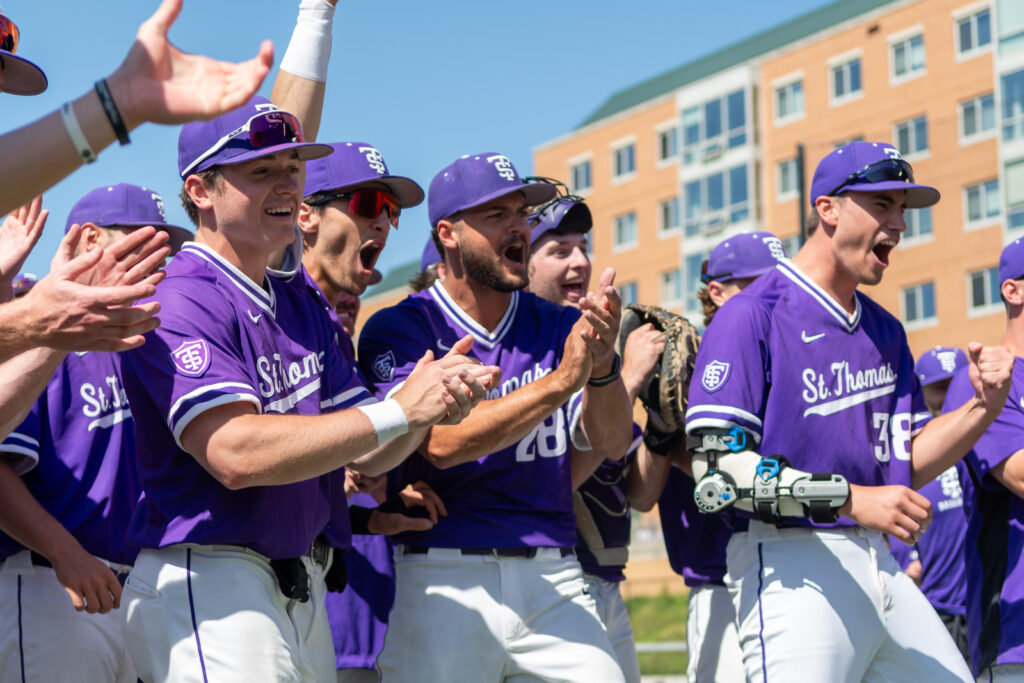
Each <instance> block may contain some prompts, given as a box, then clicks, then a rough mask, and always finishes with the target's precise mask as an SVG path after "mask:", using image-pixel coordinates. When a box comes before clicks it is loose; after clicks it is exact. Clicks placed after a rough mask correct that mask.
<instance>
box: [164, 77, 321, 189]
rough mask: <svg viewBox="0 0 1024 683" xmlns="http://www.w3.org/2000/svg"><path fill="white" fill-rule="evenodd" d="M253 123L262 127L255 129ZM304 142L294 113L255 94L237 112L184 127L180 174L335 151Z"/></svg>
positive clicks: (303, 157)
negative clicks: (291, 152) (269, 157)
mask: <svg viewBox="0 0 1024 683" xmlns="http://www.w3.org/2000/svg"><path fill="white" fill-rule="evenodd" d="M257 117H260V118H257ZM254 120H255V121H257V122H262V123H263V125H262V126H261V127H260V128H259V129H256V128H253V127H252V123H253V121H254ZM247 132H248V135H246V134H245V133H247ZM303 139H304V138H303V137H302V126H301V125H300V124H299V120H298V119H297V118H296V117H295V115H294V114H292V113H291V112H286V111H282V110H281V109H278V108H277V105H276V104H273V103H272V102H271V101H270V100H268V99H267V98H265V97H260V96H259V95H255V96H253V97H252V98H251V99H250V100H249V101H248V102H246V103H245V104H244V105H242V106H241V107H239V108H238V109H233V110H231V111H229V112H228V113H226V114H222V115H221V116H218V117H217V118H215V119H212V120H210V121H193V122H191V123H186V124H185V125H184V126H182V127H181V133H180V134H179V135H178V174H179V175H180V176H181V178H182V180H184V179H185V178H187V177H188V176H189V175H191V174H193V173H199V172H200V171H205V170H206V169H208V168H210V167H211V166H219V165H222V164H240V163H242V162H244V161H250V160H252V159H258V158H260V157H265V156H267V155H269V154H276V153H277V152H284V151H287V150H292V149H294V150H296V151H297V152H298V153H299V159H300V160H302V161H309V160H310V159H319V158H320V157H325V156H327V155H328V154H330V153H331V152H332V151H333V150H332V149H331V147H330V145H324V144H319V143H316V142H303Z"/></svg>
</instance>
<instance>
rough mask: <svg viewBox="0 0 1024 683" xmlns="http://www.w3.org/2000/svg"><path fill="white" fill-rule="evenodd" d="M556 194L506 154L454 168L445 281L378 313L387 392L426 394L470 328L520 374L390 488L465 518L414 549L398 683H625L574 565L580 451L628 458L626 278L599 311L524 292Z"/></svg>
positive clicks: (414, 541)
mask: <svg viewBox="0 0 1024 683" xmlns="http://www.w3.org/2000/svg"><path fill="white" fill-rule="evenodd" d="M554 194H555V191H554V189H553V188H552V187H551V186H550V185H547V184H545V183H535V184H531V183H524V182H523V181H522V180H521V179H520V177H519V174H518V173H517V172H516V170H515V167H514V166H513V165H512V162H511V161H510V160H509V159H508V157H506V156H504V155H501V154H495V153H484V154H475V155H469V156H464V157H462V158H460V159H458V160H456V161H454V162H453V163H452V164H450V165H449V166H447V167H446V168H445V169H443V170H442V171H441V172H440V173H438V174H437V175H436V176H435V177H434V179H433V181H432V182H431V185H430V190H429V193H428V205H429V216H430V222H431V225H432V227H433V231H434V232H433V235H434V240H435V242H436V243H437V245H438V246H439V252H440V253H441V254H442V255H443V257H444V262H445V266H446V269H447V275H446V277H445V279H444V280H443V281H438V282H435V283H434V284H433V285H432V286H431V287H430V288H429V289H427V290H425V291H423V292H420V293H418V294H413V295H410V296H409V297H407V298H406V299H405V300H404V301H402V302H401V303H399V304H398V305H397V306H394V307H392V308H387V309H384V310H382V311H378V312H377V313H376V314H375V315H374V316H373V317H371V318H370V320H369V321H367V323H366V325H365V326H364V328H363V331H362V333H361V334H360V337H359V362H360V365H361V366H362V368H363V372H364V374H365V375H366V377H367V379H368V380H369V381H370V383H371V384H372V385H373V386H374V389H375V391H376V393H377V394H378V395H379V396H387V395H389V394H391V393H392V392H394V391H396V390H398V389H399V388H400V387H401V386H403V382H407V381H408V378H409V377H410V375H409V370H410V369H411V368H412V367H413V365H414V363H415V362H416V358H417V357H419V356H420V355H421V354H422V353H423V350H424V349H437V350H438V351H441V350H443V349H446V348H448V347H450V346H451V345H452V344H453V343H455V341H456V340H457V339H459V338H460V337H462V336H463V335H464V334H467V333H468V334H471V335H472V336H473V338H474V339H475V340H476V345H475V346H474V349H473V353H474V355H475V356H476V357H478V358H479V359H480V360H482V361H484V362H486V363H492V364H494V365H497V366H498V367H500V368H501V371H502V376H503V381H502V383H501V386H500V387H496V388H495V389H493V390H491V391H490V392H489V394H488V399H487V400H485V401H484V402H483V403H481V404H480V406H479V407H478V408H476V409H475V410H474V413H473V415H472V416H471V417H470V418H469V419H467V420H466V421H464V423H463V424H461V425H459V426H458V427H457V428H453V429H447V428H443V427H435V428H433V429H431V430H430V431H429V433H428V435H427V438H426V439H425V440H424V441H423V442H422V443H421V444H420V445H419V448H418V449H417V453H416V454H415V455H414V456H412V459H410V460H409V462H407V463H406V464H404V465H403V466H402V467H401V468H399V470H397V471H396V472H395V473H394V475H393V480H392V481H391V482H390V483H391V484H392V485H393V486H402V485H404V484H405V483H408V482H411V481H416V480H417V479H423V480H425V481H426V482H428V483H429V484H430V485H431V486H432V487H433V488H434V490H435V491H436V492H437V493H438V495H439V496H440V497H441V499H442V500H444V504H445V507H446V508H447V511H448V516H447V517H444V518H443V519H440V520H439V521H438V524H437V526H436V527H434V528H433V529H431V530H430V531H427V532H424V533H420V534H405V535H402V536H400V537H399V541H400V543H401V545H400V546H399V548H398V549H397V551H396V568H395V573H396V584H397V585H396V594H395V606H394V608H393V609H392V611H391V616H390V623H389V626H388V633H387V635H386V637H385V640H384V649H383V651H382V652H381V654H380V657H379V658H378V660H377V662H378V667H379V669H380V671H381V673H382V676H383V680H386V681H395V682H397V681H421V680H432V681H433V680H437V681H442V680H444V681H464V680H474V681H501V680H505V679H509V680H515V679H519V678H541V679H548V680H551V679H557V680H565V681H570V680H571V681H594V680H601V681H622V680H623V679H622V673H621V671H620V669H619V666H618V664H617V662H616V660H615V655H614V653H613V651H612V648H611V646H610V645H609V643H608V638H607V636H606V635H605V631H604V628H603V626H602V625H601V622H600V620H599V619H598V617H597V614H596V611H595V606H594V600H593V598H592V597H591V596H590V595H589V594H588V593H587V589H586V588H585V583H584V580H583V576H582V572H581V570H580V566H579V563H578V562H577V561H576V559H575V557H574V556H573V555H574V553H573V547H574V546H575V545H576V533H575V526H576V524H575V518H574V516H573V511H572V485H571V473H570V462H569V458H568V457H567V456H568V452H569V443H570V442H573V443H575V444H576V445H577V447H581V448H589V444H590V443H601V444H605V445H606V446H607V448H608V451H609V452H617V453H619V454H623V453H625V452H626V448H627V446H628V443H629V440H630V433H631V432H630V428H629V424H630V417H629V405H628V401H627V398H626V394H625V389H624V387H623V385H622V382H621V378H620V376H619V362H618V360H617V358H618V357H617V356H616V355H615V353H614V346H613V345H614V338H615V335H616V333H617V329H618V316H619V310H618V309H619V301H618V297H617V294H616V293H615V290H614V287H612V286H611V285H612V280H613V277H614V272H613V271H608V272H606V273H605V275H604V276H603V277H602V278H601V282H600V286H599V290H598V292H597V294H596V295H594V294H588V295H587V296H586V297H585V298H583V299H581V301H580V306H581V309H582V310H583V313H582V315H581V314H580V313H579V312H578V311H576V310H575V309H571V308H562V307H559V306H555V305H554V304H550V303H548V302H546V301H543V300H541V299H539V298H538V297H536V296H535V295H533V294H529V293H524V292H522V291H520V290H522V289H523V287H525V285H526V284H527V259H528V257H529V239H530V230H529V226H528V224H527V221H526V218H527V207H529V206H534V205H537V204H541V203H543V202H546V201H548V200H550V199H552V198H553V196H554ZM588 382H589V383H588ZM452 643H456V644H457V647H458V656H453V650H452Z"/></svg>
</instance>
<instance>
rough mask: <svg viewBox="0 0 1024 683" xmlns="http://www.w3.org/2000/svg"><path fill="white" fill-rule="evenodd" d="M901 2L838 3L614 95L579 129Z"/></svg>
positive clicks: (859, 0) (855, 0)
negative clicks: (867, 13) (866, 13)
mask: <svg viewBox="0 0 1024 683" xmlns="http://www.w3.org/2000/svg"><path fill="white" fill-rule="evenodd" d="M896 1H897V0H838V2H833V3H830V4H828V5H825V6H824V7H820V8H818V9H816V10H814V11H812V12H808V13H807V14H803V15H801V16H799V17H796V18H795V19H791V20H790V21H787V22H785V23H783V24H779V25H778V26H774V27H772V28H769V29H767V30H765V31H762V32H760V33H757V34H755V35H753V36H750V37H749V38H746V39H744V40H741V41H739V42H737V43H733V44H732V45H728V46H726V47H723V48H722V49H720V50H716V51H715V52H712V53H711V54H709V55H705V56H704V57H700V58H699V59H695V60H694V61H692V62H688V63H686V64H683V65H682V66H679V67H676V68H675V69H672V70H671V71H666V72H665V73H662V74H660V75H658V76H655V77H653V78H650V79H648V80H646V81H641V82H640V83H637V84H636V85H632V86H630V87H628V88H624V89H622V90H619V91H618V92H616V93H613V94H612V95H611V96H610V97H609V98H608V99H607V100H605V102H604V104H602V105H601V106H600V107H598V108H597V110H596V111H595V112H593V113H592V114H591V115H590V116H588V117H587V118H586V119H585V120H584V121H583V122H582V123H580V124H579V125H578V126H576V128H577V129H580V128H583V127H584V126H587V125H590V124H591V123H594V122H596V121H600V120H601V119H606V118H608V117H609V116H613V115H615V114H618V113H619V112H621V111H625V110H626V109H629V108H631V107H635V106H637V105H638V104H642V103H644V102H646V101H648V100H653V99H654V98H656V97H660V96H661V95H665V94H667V93H670V92H672V91H673V90H678V89H679V88H681V87H683V86H684V85H687V84H689V83H693V82H695V81H698V80H700V79H702V78H705V77H707V76H710V75H712V74H714V73H718V72H719V71H724V70H726V69H729V68H731V67H734V66H737V65H739V64H742V63H743V62H746V61H749V60H751V59H754V58H755V57H759V56H761V55H763V54H766V53H768V52H771V51H772V50H776V49H778V48H780V47H783V46H785V45H787V44H789V43H792V42H795V41H797V40H800V39H801V38H806V37H807V36H810V35H813V34H815V33H817V32H818V31H822V30H824V29H827V28H830V27H832V26H835V25H836V24H840V23H842V22H844V21H847V20H849V19H852V18H854V17H856V16H857V15H859V14H864V13H865V12H870V11H871V10H874V9H877V8H879V7H882V6H884V5H888V4H892V3H893V2H896Z"/></svg>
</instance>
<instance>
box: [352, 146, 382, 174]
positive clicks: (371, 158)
mask: <svg viewBox="0 0 1024 683" xmlns="http://www.w3.org/2000/svg"><path fill="white" fill-rule="evenodd" d="M359 153H360V154H362V155H363V156H365V157H366V163H367V164H369V165H370V168H372V169H373V170H374V171H376V172H377V173H379V174H381V175H384V174H385V173H387V172H388V167H387V165H386V164H385V163H384V155H383V154H381V153H380V150H378V149H377V148H376V147H369V146H367V147H360V148H359Z"/></svg>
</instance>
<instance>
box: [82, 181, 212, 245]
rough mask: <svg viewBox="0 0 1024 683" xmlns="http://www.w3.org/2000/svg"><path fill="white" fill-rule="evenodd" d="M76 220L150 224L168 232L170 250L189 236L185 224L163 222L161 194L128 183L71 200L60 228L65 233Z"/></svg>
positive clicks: (119, 224)
mask: <svg viewBox="0 0 1024 683" xmlns="http://www.w3.org/2000/svg"><path fill="white" fill-rule="evenodd" d="M76 223H77V224H78V225H85V224H86V223H92V224H93V225H96V226H99V227H101V228H110V227H122V228H143V227H145V226H147V225H152V226H153V227H154V228H157V229H159V230H164V231H166V232H167V234H168V235H170V237H171V239H170V246H171V248H172V249H173V250H174V251H177V250H178V249H179V248H180V247H181V245H182V244H183V243H184V242H187V241H189V240H191V239H192V237H193V235H192V233H191V232H190V231H188V230H186V229H185V228H182V227H180V226H177V225H171V224H170V223H168V222H167V214H166V213H165V212H164V200H163V197H161V196H160V195H159V194H157V193H156V192H153V191H152V190H147V189H146V188H144V187H140V186H138V185H131V184H129V183H120V184H119V185H106V186H104V187H98V188H96V189H95V190H93V191H92V192H90V193H89V194H87V195H85V196H84V197H82V198H81V199H79V200H78V201H77V202H75V205H74V206H72V207H71V211H70V212H69V213H68V220H67V222H66V223H65V224H64V232H65V233H67V231H68V230H70V229H71V226H72V225H74V224H76Z"/></svg>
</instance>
